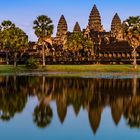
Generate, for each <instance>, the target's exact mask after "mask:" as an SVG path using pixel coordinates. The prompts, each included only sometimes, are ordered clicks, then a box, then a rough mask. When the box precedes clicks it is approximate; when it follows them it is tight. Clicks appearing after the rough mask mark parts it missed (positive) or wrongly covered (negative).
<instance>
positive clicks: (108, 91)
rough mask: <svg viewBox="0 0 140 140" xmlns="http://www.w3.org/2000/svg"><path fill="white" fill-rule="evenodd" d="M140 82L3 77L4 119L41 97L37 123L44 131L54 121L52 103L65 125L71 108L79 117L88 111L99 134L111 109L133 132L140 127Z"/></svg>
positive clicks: (0, 87) (1, 115) (0, 96)
mask: <svg viewBox="0 0 140 140" xmlns="http://www.w3.org/2000/svg"><path fill="white" fill-rule="evenodd" d="M139 83H140V79H136V78H133V79H100V78H99V79H94V78H90V79H88V78H87V79H86V78H49V77H45V76H40V77H28V76H1V77H0V119H1V120H2V121H10V120H11V119H12V118H13V117H14V116H15V115H16V114H17V113H18V114H20V113H21V112H22V111H23V110H24V108H25V106H26V104H27V102H28V99H29V97H37V99H38V102H39V104H37V105H36V107H35V108H34V112H33V113H32V114H33V121H34V123H35V124H36V125H37V126H38V127H41V128H45V127H47V126H49V124H50V123H51V122H52V119H53V109H52V108H51V106H50V103H51V102H55V103H56V106H57V114H58V117H59V120H60V122H61V123H62V124H63V123H64V122H65V120H66V117H67V112H68V111H69V109H68V107H69V106H72V107H73V111H74V113H75V115H76V116H78V114H79V112H80V110H81V109H84V110H86V112H87V115H88V118H89V123H90V126H91V128H92V130H93V133H94V134H95V133H96V132H97V130H98V128H99V126H100V123H101V118H102V112H103V110H104V109H105V107H110V109H111V115H112V119H113V121H114V124H115V125H118V124H119V122H120V120H121V118H122V117H124V118H125V120H126V123H127V125H128V126H129V127H130V128H133V127H135V128H139V127H140V107H139V106H140V94H139V93H140V92H139V91H140V86H139Z"/></svg>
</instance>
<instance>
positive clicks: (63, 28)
mask: <svg viewBox="0 0 140 140" xmlns="http://www.w3.org/2000/svg"><path fill="white" fill-rule="evenodd" d="M67 31H68V26H67V22H66V19H65V17H64V15H62V16H61V17H60V20H59V22H58V26H57V35H56V36H62V35H65V34H66V33H67Z"/></svg>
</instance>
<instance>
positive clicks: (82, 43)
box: [64, 32, 93, 57]
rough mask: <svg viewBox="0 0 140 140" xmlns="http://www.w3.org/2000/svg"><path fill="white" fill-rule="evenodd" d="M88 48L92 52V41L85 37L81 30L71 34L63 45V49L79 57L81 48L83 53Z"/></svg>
mask: <svg viewBox="0 0 140 140" xmlns="http://www.w3.org/2000/svg"><path fill="white" fill-rule="evenodd" d="M89 48H90V51H91V53H92V50H93V42H92V41H91V40H90V39H89V38H85V37H84V35H83V34H82V33H81V32H75V33H73V34H71V35H70V36H69V37H68V39H67V42H66V44H65V46H64V49H65V50H68V51H70V52H72V53H73V54H74V55H75V56H76V57H81V56H82V54H81V53H80V52H81V51H82V50H83V51H84V53H85V52H86V51H87V50H89Z"/></svg>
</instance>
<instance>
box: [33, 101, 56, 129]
mask: <svg viewBox="0 0 140 140" xmlns="http://www.w3.org/2000/svg"><path fill="white" fill-rule="evenodd" d="M33 117H34V122H35V123H36V124H37V126H38V127H40V128H45V127H46V126H48V125H49V124H50V123H51V120H52V117H53V112H52V109H51V107H50V106H49V105H45V104H43V103H40V104H39V105H38V106H36V108H35V109H34V114H33Z"/></svg>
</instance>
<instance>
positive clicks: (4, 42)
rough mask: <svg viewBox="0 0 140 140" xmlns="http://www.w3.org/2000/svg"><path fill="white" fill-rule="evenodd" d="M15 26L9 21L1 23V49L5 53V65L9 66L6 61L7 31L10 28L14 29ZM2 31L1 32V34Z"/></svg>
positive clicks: (7, 60) (8, 45)
mask: <svg viewBox="0 0 140 140" xmlns="http://www.w3.org/2000/svg"><path fill="white" fill-rule="evenodd" d="M14 26H15V25H14V24H13V23H12V22H11V21H10V20H4V21H3V22H2V23H1V36H0V38H1V43H2V49H4V50H5V52H6V64H9V59H8V55H9V50H10V42H9V41H10V40H9V38H8V35H9V33H8V31H9V29H10V28H11V27H14ZM2 31H3V32H2Z"/></svg>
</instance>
